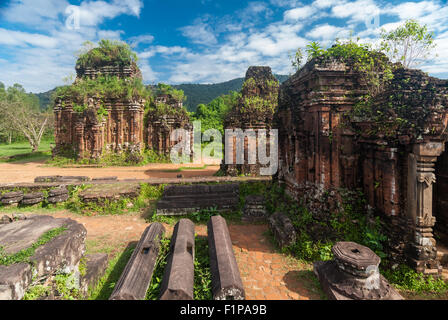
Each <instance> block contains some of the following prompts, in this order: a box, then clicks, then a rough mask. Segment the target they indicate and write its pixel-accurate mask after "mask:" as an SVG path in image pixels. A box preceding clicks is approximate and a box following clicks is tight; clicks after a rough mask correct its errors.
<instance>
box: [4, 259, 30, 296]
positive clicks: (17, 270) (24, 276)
mask: <svg viewBox="0 0 448 320" xmlns="http://www.w3.org/2000/svg"><path fill="white" fill-rule="evenodd" d="M32 278H33V273H32V270H31V266H30V265H29V264H27V263H17V264H13V265H10V266H0V300H21V299H22V298H23V296H24V295H25V292H26V290H27V288H28V287H29V285H30V284H31V282H32Z"/></svg>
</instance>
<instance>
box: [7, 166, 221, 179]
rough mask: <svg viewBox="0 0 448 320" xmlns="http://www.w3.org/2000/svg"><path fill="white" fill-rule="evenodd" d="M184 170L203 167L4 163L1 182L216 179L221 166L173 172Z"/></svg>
mask: <svg viewBox="0 0 448 320" xmlns="http://www.w3.org/2000/svg"><path fill="white" fill-rule="evenodd" d="M180 167H201V166H200V165H175V164H149V165H146V166H143V167H111V168H53V167H46V166H44V165H43V164H42V163H37V162H28V163H20V164H15V163H0V183H23V182H34V178H36V177H38V176H52V175H61V176H88V177H90V178H101V177H111V176H116V177H118V179H149V178H176V177H177V175H179V174H182V175H183V176H184V177H186V178H190V177H201V176H202V177H204V176H205V177H207V176H212V175H213V174H215V173H216V171H218V170H219V166H211V167H207V168H206V169H201V170H183V171H182V172H176V171H173V170H176V169H179V168H180Z"/></svg>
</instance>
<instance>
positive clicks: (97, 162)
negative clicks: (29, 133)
mask: <svg viewBox="0 0 448 320" xmlns="http://www.w3.org/2000/svg"><path fill="white" fill-rule="evenodd" d="M150 163H171V160H170V157H169V156H165V155H160V154H158V153H156V152H155V151H154V150H145V151H143V152H142V153H141V154H135V153H132V154H131V153H128V152H122V153H105V154H103V156H102V157H101V158H100V159H77V158H76V155H75V154H74V153H73V152H68V153H67V154H64V155H59V156H55V157H53V158H51V159H48V160H47V161H46V162H45V165H46V166H47V167H58V168H72V167H82V166H88V167H92V166H95V167H98V168H107V167H139V166H140V167H141V166H145V165H147V164H150Z"/></svg>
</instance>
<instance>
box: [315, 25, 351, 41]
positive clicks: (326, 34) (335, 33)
mask: <svg viewBox="0 0 448 320" xmlns="http://www.w3.org/2000/svg"><path fill="white" fill-rule="evenodd" d="M348 33H349V31H348V30H347V29H345V28H341V27H336V26H331V25H329V24H328V23H325V24H321V25H318V26H316V27H314V28H313V29H312V30H311V31H310V32H308V33H307V34H306V35H307V37H310V38H313V39H325V40H331V39H335V38H341V35H342V36H343V37H347V35H348Z"/></svg>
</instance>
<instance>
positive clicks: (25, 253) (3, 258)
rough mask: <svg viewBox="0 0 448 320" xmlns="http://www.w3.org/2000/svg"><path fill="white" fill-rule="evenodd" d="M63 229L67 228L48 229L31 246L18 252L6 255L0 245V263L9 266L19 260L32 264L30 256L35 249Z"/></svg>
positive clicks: (60, 232) (19, 261) (59, 233)
mask: <svg viewBox="0 0 448 320" xmlns="http://www.w3.org/2000/svg"><path fill="white" fill-rule="evenodd" d="M65 230H67V228H66V227H64V226H63V227H60V228H55V229H52V230H49V231H47V232H45V233H44V234H43V235H42V236H40V237H39V239H38V240H37V241H36V242H35V243H33V244H32V245H31V247H29V248H27V249H23V250H20V251H19V252H17V253H14V254H11V255H7V254H6V253H5V252H4V249H3V248H1V247H0V265H3V266H9V265H12V264H16V263H21V262H25V263H29V264H32V263H31V261H30V258H31V257H32V256H33V255H34V253H35V251H36V249H37V248H39V247H40V246H43V245H44V244H46V243H48V242H50V241H51V240H53V239H54V238H56V237H57V236H59V235H61V234H62V233H63V232H64V231H65Z"/></svg>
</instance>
